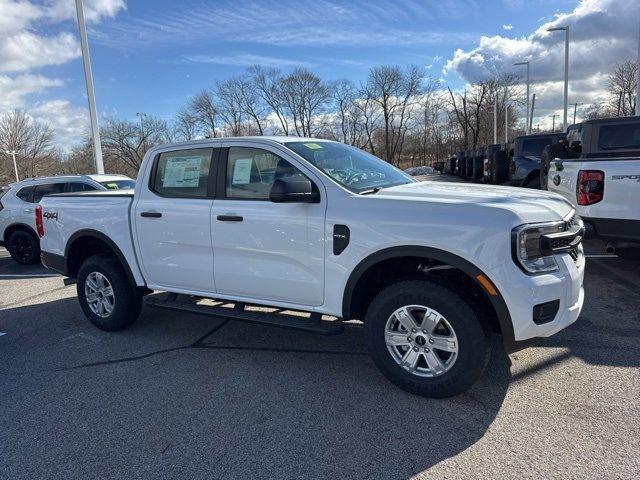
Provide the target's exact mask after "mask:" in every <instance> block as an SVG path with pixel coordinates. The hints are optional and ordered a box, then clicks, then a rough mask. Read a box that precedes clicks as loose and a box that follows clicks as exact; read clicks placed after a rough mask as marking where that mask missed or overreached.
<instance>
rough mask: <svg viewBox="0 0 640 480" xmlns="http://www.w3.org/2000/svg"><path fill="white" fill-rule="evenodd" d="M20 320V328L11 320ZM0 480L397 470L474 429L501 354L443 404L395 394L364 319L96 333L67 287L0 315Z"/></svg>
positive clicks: (502, 364) (372, 474) (151, 320)
mask: <svg viewBox="0 0 640 480" xmlns="http://www.w3.org/2000/svg"><path fill="white" fill-rule="evenodd" d="M18 325H19V328H18V327H17V326H18ZM0 329H1V330H2V331H6V332H8V334H7V335H6V336H5V337H0V350H2V351H3V354H2V356H3V362H2V366H1V367H0V390H1V391H3V392H4V394H3V395H2V397H1V399H0V408H1V409H2V411H3V416H2V417H3V421H2V430H3V435H2V436H3V440H2V441H0V455H1V456H2V458H3V460H4V461H3V463H4V465H6V466H8V470H6V473H7V474H9V477H10V478H20V477H31V478H34V477H42V476H47V477H50V476H52V477H65V478H70V477H81V478H104V477H106V476H108V477H121V478H125V477H126V478H136V477H146V478H149V477H153V478H161V477H174V478H175V477H181V478H196V477H198V478H202V477H206V478H236V477H240V476H247V477H251V478H283V477H287V478H302V477H304V478H310V477H314V478H336V477H341V478H406V477H408V476H411V475H415V474H418V473H420V472H422V471H424V470H426V469H428V468H429V467H431V466H432V465H435V464H436V463H438V462H440V461H442V460H443V459H446V458H449V457H452V456H454V455H456V454H458V453H460V452H462V451H464V450H465V449H467V448H469V447H470V446H471V445H473V444H474V443H475V442H477V441H478V440H479V439H481V438H482V437H483V435H484V434H485V432H486V431H487V429H488V428H489V427H490V425H491V424H492V422H493V420H494V419H495V417H496V415H497V413H498V412H499V410H500V407H501V405H502V403H503V401H504V398H505V395H506V392H507V387H508V384H509V377H510V373H509V366H510V363H509V359H508V357H507V356H506V355H504V353H502V350H501V348H500V344H499V341H497V340H496V342H495V345H494V350H493V355H492V360H491V362H490V366H489V368H488V370H487V372H486V373H485V375H484V376H483V378H482V379H481V381H480V382H479V383H478V384H477V385H476V386H475V387H474V388H473V389H472V390H470V391H469V392H468V393H466V394H463V395H461V396H459V397H456V398H452V399H448V400H430V399H424V398H420V397H416V396H413V395H410V394H407V393H405V392H403V391H401V390H400V389H398V388H396V387H395V386H393V385H392V384H390V383H389V382H388V381H386V380H385V379H384V378H383V377H382V375H381V374H380V373H379V372H378V370H377V369H376V368H375V367H374V365H373V363H372V362H371V361H370V359H369V357H368V356H367V355H366V354H365V350H364V345H363V341H362V330H361V327H358V326H352V325H346V331H345V333H344V334H343V335H340V336H335V337H321V336H313V335H310V334H307V333H302V332H298V331H291V330H286V329H279V328H273V327H264V326H260V325H250V324H246V323H241V322H233V321H226V320H221V319H216V318H207V317H197V316H194V315H186V314H185V315H175V314H172V313H168V312H165V311H158V310H155V309H151V308H145V309H144V310H143V315H142V316H141V318H140V320H139V321H138V322H137V323H136V324H134V325H133V326H132V327H131V328H130V329H128V330H126V331H123V332H119V333H105V332H100V331H98V330H96V329H95V328H93V327H92V326H91V325H90V324H89V323H88V322H87V321H86V320H85V319H84V317H83V316H82V314H81V312H80V308H79V307H78V305H77V302H76V300H75V298H67V299H63V300H57V301H54V302H49V303H43V304H38V305H31V306H27V307H17V308H10V309H5V310H2V311H0Z"/></svg>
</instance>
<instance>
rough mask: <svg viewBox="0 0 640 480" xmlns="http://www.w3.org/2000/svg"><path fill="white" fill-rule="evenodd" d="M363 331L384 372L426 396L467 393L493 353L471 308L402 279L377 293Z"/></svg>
mask: <svg viewBox="0 0 640 480" xmlns="http://www.w3.org/2000/svg"><path fill="white" fill-rule="evenodd" d="M365 332H366V338H367V344H368V347H369V351H370V353H371V355H372V357H373V360H374V362H375V363H376V365H377V366H378V368H380V370H381V371H382V373H383V374H384V375H385V376H386V377H387V378H388V379H389V380H391V381H392V382H393V383H395V384H396V385H398V386H399V387H400V388H402V389H404V390H406V391H408V392H411V393H414V394H417V395H421V396H424V397H433V398H443V397H451V396H454V395H458V394H460V393H462V392H464V391H466V390H467V389H469V388H470V387H471V386H472V385H473V384H474V383H475V382H476V381H477V380H478V379H479V378H480V376H481V375H482V372H483V370H484V368H485V366H486V365H487V362H488V359H489V354H490V349H491V342H490V339H489V334H488V332H487V331H486V330H485V329H484V328H483V325H482V324H481V323H480V321H479V320H478V317H477V316H476V314H475V313H474V312H473V310H472V309H471V308H470V307H469V305H467V303H465V302H464V300H462V298H460V297H459V296H458V295H457V294H456V293H454V292H453V291H451V290H449V289H448V288H445V287H443V286H442V285H440V284H438V283H435V282H431V281H422V280H409V281H403V282H398V283H395V284H393V285H390V286H388V287H386V288H384V289H383V290H381V291H380V293H378V295H377V296H376V297H375V298H374V300H373V302H372V303H371V305H370V306H369V309H368V310H367V314H366V317H365Z"/></svg>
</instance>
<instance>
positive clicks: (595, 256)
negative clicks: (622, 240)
mask: <svg viewBox="0 0 640 480" xmlns="http://www.w3.org/2000/svg"><path fill="white" fill-rule="evenodd" d="M585 257H587V258H618V256H617V255H611V254H609V253H603V254H599V253H598V254H595V253H594V254H593V255H585Z"/></svg>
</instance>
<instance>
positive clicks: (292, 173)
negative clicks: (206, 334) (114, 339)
mask: <svg viewBox="0 0 640 480" xmlns="http://www.w3.org/2000/svg"><path fill="white" fill-rule="evenodd" d="M36 223H37V229H38V234H39V235H40V237H41V245H42V260H43V262H44V264H45V265H46V266H47V267H49V268H52V269H54V270H57V271H58V272H61V273H62V274H63V275H65V276H67V277H70V279H71V280H67V281H68V282H72V281H73V279H75V281H76V283H77V293H78V299H79V302H80V305H81V307H82V309H83V311H84V313H85V315H86V317H87V318H88V319H89V320H90V321H91V322H92V323H93V324H94V325H95V326H96V327H98V328H100V329H103V330H107V331H115V330H121V329H123V328H125V327H127V326H129V325H131V324H132V323H133V322H134V321H135V320H136V318H137V317H138V315H139V313H140V309H141V306H142V304H143V299H142V297H143V296H145V295H148V298H147V299H146V300H145V303H146V304H147V305H148V306H155V307H163V308H170V309H173V310H178V311H185V312H193V313H205V312H207V311H208V312H215V315H225V316H227V317H229V318H234V319H238V320H247V321H250V322H260V323H269V324H272V325H278V326H285V327H286V326H289V327H295V328H302V329H304V330H307V331H315V332H318V333H337V332H339V331H340V330H341V328H343V325H342V322H340V321H339V320H340V319H343V320H360V321H362V322H363V326H364V329H363V330H364V337H365V339H366V343H367V345H368V349H369V351H370V353H371V356H372V357H373V360H374V361H375V363H376V364H377V366H378V367H379V368H380V370H381V371H382V372H383V373H384V375H385V376H387V377H388V378H389V379H390V380H391V381H392V382H394V383H395V384H397V385H398V386H400V387H401V388H404V389H405V390H407V391H409V392H413V393H415V394H419V395H423V396H430V397H446V396H452V395H456V394H459V393H461V392H463V391H465V390H466V389H468V388H469V387H471V386H472V385H473V384H474V382H476V380H477V379H478V378H479V377H480V375H481V374H482V371H483V369H484V368H485V365H486V363H487V361H488V358H489V352H490V348H491V340H490V336H491V334H492V333H498V334H500V335H501V336H502V338H503V340H504V344H505V346H506V348H507V350H508V351H514V350H516V349H520V348H522V347H524V346H525V345H527V344H528V342H530V341H531V340H532V339H535V338H537V337H547V336H550V335H553V334H554V333H556V332H558V331H559V330H561V329H563V328H565V327H567V326H568V325H570V324H571V323H573V322H574V321H575V320H576V319H577V318H578V315H579V314H580V310H581V308H582V304H583V299H584V293H583V288H582V280H583V276H584V267H585V260H584V255H583V250H582V245H581V239H582V232H583V227H582V222H581V220H580V219H579V218H578V217H577V216H576V215H575V211H574V208H573V207H572V206H571V204H570V203H569V202H568V201H566V200H565V199H564V198H562V197H561V196H560V195H557V194H552V193H548V192H533V191H529V190H525V189H518V188H510V187H496V186H491V185H468V184H453V183H439V182H417V181H415V180H414V179H413V178H412V177H410V176H409V175H407V174H405V173H404V172H402V171H400V170H398V169H396V168H395V167H393V166H391V165H390V164H388V163H386V162H384V161H382V160H380V159H378V158H376V157H374V156H372V155H370V154H368V153H365V152H363V151H361V150H359V149H356V148H353V147H350V146H347V145H344V144H341V143H337V142H332V141H326V140H318V139H313V138H295V137H255V138H253V137H246V138H223V139H207V140H201V141H194V142H188V143H181V144H174V145H165V146H160V147H156V148H153V149H151V150H150V151H149V152H148V153H147V154H146V155H145V158H144V161H143V163H142V167H141V169H140V172H139V175H138V179H137V184H136V187H135V191H133V192H118V191H114V192H86V193H84V192H83V193H77V194H59V195H52V196H48V197H45V198H43V199H42V201H41V203H40V205H39V206H38V208H37V212H36ZM151 293H154V294H153V295H149V294H151ZM180 299H182V300H180ZM185 299H186V300H185ZM221 304H233V305H234V306H233V307H232V308H231V307H230V308H226V307H225V308H223V307H221V306H220V305H221ZM223 306H224V305H223ZM256 306H258V307H259V308H256ZM265 309H267V310H268V311H267V312H263V311H264V310H265ZM294 314H295V315H294ZM338 327H339V328H338Z"/></svg>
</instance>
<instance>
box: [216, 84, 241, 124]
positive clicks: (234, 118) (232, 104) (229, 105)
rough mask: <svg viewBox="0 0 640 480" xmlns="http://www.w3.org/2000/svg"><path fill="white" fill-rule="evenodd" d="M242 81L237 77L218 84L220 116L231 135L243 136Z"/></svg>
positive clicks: (217, 93)
mask: <svg viewBox="0 0 640 480" xmlns="http://www.w3.org/2000/svg"><path fill="white" fill-rule="evenodd" d="M241 83H242V82H241V80H240V79H239V78H237V77H233V78H230V79H228V80H225V81H224V82H218V83H217V84H216V95H217V98H218V115H219V116H220V118H221V119H222V121H223V122H224V125H225V130H228V132H230V134H231V135H233V136H239V135H242V122H243V108H242V107H243V99H242V92H241Z"/></svg>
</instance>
